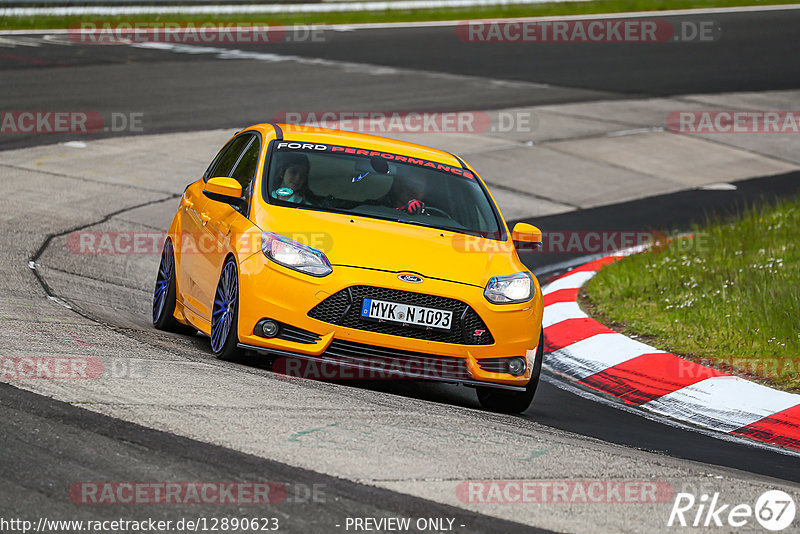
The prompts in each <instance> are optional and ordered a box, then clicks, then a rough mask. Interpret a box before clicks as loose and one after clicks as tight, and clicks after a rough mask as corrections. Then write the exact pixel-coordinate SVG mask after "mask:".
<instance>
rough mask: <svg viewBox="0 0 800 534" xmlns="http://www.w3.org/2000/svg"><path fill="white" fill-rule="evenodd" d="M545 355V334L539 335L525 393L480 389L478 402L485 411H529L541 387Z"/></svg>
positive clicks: (487, 388) (488, 388) (489, 388)
mask: <svg viewBox="0 0 800 534" xmlns="http://www.w3.org/2000/svg"><path fill="white" fill-rule="evenodd" d="M543 355H544V332H542V333H541V334H539V346H538V347H536V360H535V361H534V363H533V371H532V372H531V380H530V382H528V385H527V386H525V391H509V390H504V389H498V388H491V387H478V388H476V389H477V390H478V401H480V403H481V406H482V407H483V409H484V410H489V411H492V412H500V413H522V412H524V411H525V410H527V409H528V407H529V406H530V405H531V402H533V396H534V395H535V394H536V387H537V386H538V385H539V375H541V374H542V356H543Z"/></svg>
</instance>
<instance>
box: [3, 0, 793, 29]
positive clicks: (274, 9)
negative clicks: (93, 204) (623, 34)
mask: <svg viewBox="0 0 800 534" xmlns="http://www.w3.org/2000/svg"><path fill="white" fill-rule="evenodd" d="M456 1H458V2H459V3H458V4H457V3H456V2H454V1H441V2H435V3H430V2H428V1H427V0H397V1H391V2H335V3H322V4H255V5H253V4H251V5H233V6H226V5H210V6H116V7H112V6H103V7H101V6H92V7H90V6H83V7H77V6H75V7H37V8H34V7H15V8H4V9H0V16H4V17H18V16H36V15H48V16H77V15H147V14H165V13H174V14H187V15H190V14H237V13H242V14H247V13H265V14H270V13H274V14H278V13H290V12H291V13H324V12H336V11H370V10H372V11H375V10H381V11H388V10H392V9H413V8H408V7H400V6H402V5H404V4H415V5H416V4H421V5H422V8H431V7H432V6H434V7H436V5H438V4H441V6H440V7H479V6H496V5H535V4H540V3H546V2H551V1H552V0H456ZM558 1H561V2H565V1H566V2H581V1H586V0H558ZM374 5H386V6H387V7H386V8H372V7H370V6H374ZM304 6H305V7H304ZM328 6H330V7H328ZM339 6H348V8H347V9H333V8H336V7H339ZM349 6H354V7H352V8H350V7H349ZM311 8H318V9H319V11H314V10H313V9H311ZM797 9H800V4H787V5H776V6H740V7H721V8H706V9H673V10H665V11H635V12H627V13H599V14H586V15H564V16H547V17H521V18H498V19H492V20H493V21H500V22H502V21H537V20H539V21H547V20H573V19H576V20H597V19H601V20H602V19H620V18H643V17H659V18H660V17H674V16H681V15H714V14H725V13H752V12H761V11H789V10H797ZM304 10H305V11H304ZM462 22H464V21H463V20H460V19H458V20H444V21H419V22H378V23H363V24H331V25H325V28H328V29H331V30H334V31H354V30H372V29H382V28H414V27H437V26H456V25H458V24H460V23H462ZM54 31H63V32H66V31H67V30H4V31H2V32H0V35H3V34H11V33H52V32H54Z"/></svg>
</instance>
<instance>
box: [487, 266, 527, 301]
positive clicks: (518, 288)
mask: <svg viewBox="0 0 800 534" xmlns="http://www.w3.org/2000/svg"><path fill="white" fill-rule="evenodd" d="M483 296H484V297H486V300H488V301H489V302H494V303H495V304H513V303H515V302H525V301H526V300H530V299H531V297H532V296H533V279H532V278H531V273H529V272H527V271H523V272H521V273H515V274H510V275H508V276H493V277H491V278H490V279H489V283H488V284H486V289H485V290H484V291H483Z"/></svg>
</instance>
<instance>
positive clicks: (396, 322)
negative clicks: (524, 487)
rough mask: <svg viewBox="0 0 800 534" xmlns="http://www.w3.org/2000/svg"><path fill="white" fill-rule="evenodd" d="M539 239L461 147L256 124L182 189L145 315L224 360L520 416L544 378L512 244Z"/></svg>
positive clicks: (526, 280)
mask: <svg viewBox="0 0 800 534" xmlns="http://www.w3.org/2000/svg"><path fill="white" fill-rule="evenodd" d="M540 242H541V232H540V231H539V230H538V229H537V228H536V227H534V226H531V225H528V224H517V225H516V226H515V227H514V230H513V232H509V229H508V227H507V225H506V223H505V221H504V220H503V217H502V215H501V214H500V211H499V210H498V208H497V205H496V204H495V202H494V199H493V198H492V196H491V194H490V193H489V191H488V190H487V188H486V185H485V184H484V183H483V181H482V180H481V178H480V177H479V176H478V174H477V173H476V172H475V170H474V169H473V168H472V167H470V166H469V165H468V164H467V163H466V162H464V161H463V160H462V159H461V158H460V157H458V156H455V155H453V154H450V153H448V152H444V151H441V150H436V149H433V148H428V147H424V146H420V145H414V144H410V143H406V142H401V141H395V140H390V139H385V138H381V137H376V136H371V135H362V134H357V133H352V132H344V131H339V130H331V129H323V128H309V127H303V126H292V125H283V124H281V125H277V124H259V125H255V126H251V127H249V128H246V129H244V130H242V131H240V132H238V133H237V134H236V135H235V136H234V137H233V138H232V139H231V140H230V141H228V143H227V144H226V145H225V146H224V147H223V148H222V150H220V152H219V154H217V156H216V157H215V158H214V160H213V162H212V163H211V165H210V166H209V167H208V170H207V171H206V172H205V174H204V175H203V177H202V178H201V179H199V180H197V181H196V182H194V183H192V184H190V185H189V186H187V188H186V190H185V191H184V194H183V196H182V197H181V200H180V205H179V207H178V211H177V213H176V214H175V217H174V218H173V220H172V223H171V225H170V227H169V231H168V233H167V238H166V240H165V243H164V248H163V252H162V256H161V264H160V267H159V271H158V277H157V281H156V287H155V294H154V298H153V324H154V325H155V327H157V328H160V329H165V330H173V331H175V330H181V329H183V330H186V329H191V330H194V329H197V330H200V331H201V332H203V333H205V334H206V335H208V336H209V337H210V338H211V350H212V351H213V353H214V354H215V355H216V356H217V357H218V358H220V359H223V360H231V359H234V358H235V357H236V356H237V355H238V354H239V353H241V351H245V350H249V351H255V352H256V353H260V354H264V355H268V356H271V357H284V358H286V357H290V359H291V360H292V361H301V362H305V363H306V364H313V365H318V364H320V363H325V364H326V365H327V364H330V365H335V366H336V367H337V368H340V369H347V370H350V371H352V370H358V371H359V373H360V374H358V375H356V376H355V377H356V378H359V377H364V376H370V377H376V376H377V377H388V378H391V379H400V378H409V379H425V380H437V381H442V382H449V383H459V384H464V385H467V386H471V387H475V388H476V389H477V393H478V398H479V400H480V403H481V405H482V406H483V407H484V408H486V409H489V410H494V411H501V412H509V413H516V412H521V411H524V410H525V409H527V408H528V406H529V405H530V403H531V401H532V399H533V395H534V393H535V391H536V385H537V383H538V380H539V374H540V371H541V364H542V346H543V344H542V307H543V306H542V292H541V288H540V287H539V283H538V281H537V280H536V278H535V277H534V276H533V275H532V274H531V273H530V272H529V271H528V270H527V269H526V268H525V266H524V265H523V264H522V262H520V259H519V257H518V254H517V250H516V249H515V246H517V247H518V246H519V245H520V244H521V243H527V244H533V246H536V244H538V243H540ZM315 368H316V367H315ZM376 370H378V371H383V370H387V371H390V372H388V373H386V374H384V373H375V371H376ZM365 373H366V374H365ZM370 373H372V374H370ZM350 376H352V375H350Z"/></svg>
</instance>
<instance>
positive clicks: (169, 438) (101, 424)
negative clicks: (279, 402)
mask: <svg viewBox="0 0 800 534" xmlns="http://www.w3.org/2000/svg"><path fill="white" fill-rule="evenodd" d="M0 404H2V405H4V406H6V407H9V408H12V409H14V410H18V411H20V412H23V413H26V414H30V415H34V416H37V417H43V418H46V419H54V420H57V421H58V422H59V423H61V424H64V425H68V426H71V427H73V428H77V429H80V430H83V431H88V432H92V433H95V434H98V435H101V436H104V437H108V438H111V439H113V440H117V441H122V442H126V443H129V444H133V445H137V446H141V447H145V448H147V449H156V450H158V451H159V452H162V453H167V454H170V455H172V456H175V457H177V458H182V459H185V460H189V461H191V462H198V463H202V464H210V465H213V466H214V467H217V468H222V469H226V470H229V471H231V472H233V473H235V476H238V477H241V478H242V479H245V480H246V479H247V478H252V476H253V473H259V476H268V477H269V478H272V479H276V480H291V481H293V482H297V483H305V484H308V485H309V486H311V485H313V484H325V488H326V489H325V491H326V493H327V494H330V495H332V496H335V495H337V494H338V495H342V496H345V497H347V498H348V499H351V500H353V501H355V502H357V503H365V504H368V505H370V506H374V507H376V508H379V509H386V508H391V509H392V511H393V512H395V513H397V514H398V515H402V516H405V517H430V516H441V517H459V518H460V519H461V520H463V521H465V523H466V521H470V522H471V523H470V524H467V525H466V526H467V528H469V529H473V530H478V531H482V532H509V533H516V532H520V533H522V532H541V533H550V532H552V531H549V530H544V529H540V528H536V527H532V526H529V525H523V524H521V523H515V522H513V521H508V520H505V519H499V518H496V517H492V516H487V515H482V514H479V513H477V512H473V511H470V510H467V509H464V508H458V507H455V506H450V505H446V504H441V503H438V502H436V501H429V500H425V499H422V498H420V497H414V496H411V495H407V494H403V493H399V492H395V491H392V490H388V489H384V488H379V487H376V486H367V485H364V484H359V483H356V482H351V481H349V480H345V479H342V478H337V477H334V476H331V475H326V474H322V473H317V472H315V471H311V470H308V469H305V468H302V467H294V466H290V465H287V464H284V463H281V462H277V461H274V460H270V459H266V458H260V457H258V456H254V455H251V454H247V453H243V452H239V451H235V450H232V449H227V448H225V447H221V446H218V445H212V444H209V443H204V442H201V441H196V440H193V439H190V438H185V437H182V436H176V435H174V434H170V433H167V432H163V431H160V430H154V429H151V428H147V427H144V426H140V425H138V424H135V423H129V422H126V421H122V420H119V419H115V418H113V417H109V416H107V415H102V414H99V413H96V412H92V411H89V410H87V409H85V408H81V407H78V406H73V405H71V404H68V403H65V402H62V401H57V400H54V399H52V398H49V397H46V396H43V395H39V394H37V393H32V392H30V391H26V390H23V389H19V388H17V387H15V386H12V385H10V384H7V383H0Z"/></svg>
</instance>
